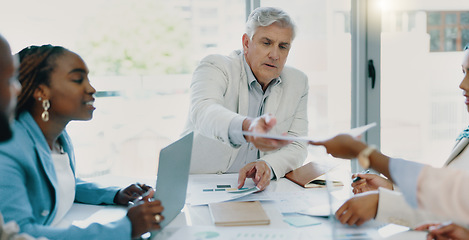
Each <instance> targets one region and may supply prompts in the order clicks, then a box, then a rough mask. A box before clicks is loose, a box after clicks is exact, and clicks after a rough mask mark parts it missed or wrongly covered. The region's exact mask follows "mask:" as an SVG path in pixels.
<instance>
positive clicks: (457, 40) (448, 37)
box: [427, 11, 469, 52]
mask: <svg viewBox="0 0 469 240" xmlns="http://www.w3.org/2000/svg"><path fill="white" fill-rule="evenodd" d="M427 32H428V34H429V35H430V51H431V52H448V51H461V50H462V49H464V46H465V44H466V43H467V41H468V40H469V35H468V34H469V12H462V11H461V12H446V11H429V12H427Z"/></svg>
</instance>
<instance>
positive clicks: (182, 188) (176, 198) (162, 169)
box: [152, 132, 194, 235]
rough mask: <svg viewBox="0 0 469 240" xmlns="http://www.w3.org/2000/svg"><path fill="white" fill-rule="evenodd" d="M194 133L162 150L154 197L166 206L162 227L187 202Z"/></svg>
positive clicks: (154, 232) (155, 232)
mask: <svg viewBox="0 0 469 240" xmlns="http://www.w3.org/2000/svg"><path fill="white" fill-rule="evenodd" d="M193 135H194V134H193V132H191V133H189V134H187V135H185V136H184V137H182V138H181V139H179V140H177V141H176V142H174V143H172V144H170V145H169V146H167V147H165V148H163V149H161V151H160V156H159V163H158V175H157V177H156V190H155V194H154V198H155V199H158V200H160V201H161V204H162V205H163V207H164V210H163V212H162V215H163V216H164V220H163V221H162V222H161V223H160V226H161V229H163V228H164V227H165V226H167V225H168V224H169V223H170V222H171V221H172V220H173V219H174V218H175V217H176V216H177V215H178V214H179V213H180V212H181V210H182V208H183V207H184V204H185V202H186V191H187V183H188V180H189V167H190V160H191V153H192V141H193ZM159 231H160V230H158V231H153V232H152V235H154V234H157V233H158V232H159Z"/></svg>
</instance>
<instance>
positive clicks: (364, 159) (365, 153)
mask: <svg viewBox="0 0 469 240" xmlns="http://www.w3.org/2000/svg"><path fill="white" fill-rule="evenodd" d="M374 150H376V147H375V146H373V145H370V146H368V147H367V148H365V149H363V150H362V151H361V152H360V153H359V154H358V156H357V158H358V163H359V164H360V166H361V167H362V168H363V169H367V168H369V167H370V154H371V153H372V152H373V151H374Z"/></svg>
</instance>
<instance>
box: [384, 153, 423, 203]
mask: <svg viewBox="0 0 469 240" xmlns="http://www.w3.org/2000/svg"><path fill="white" fill-rule="evenodd" d="M424 166H425V165H424V164H421V163H417V162H412V161H407V160H404V159H399V158H391V159H389V174H391V177H392V180H393V181H394V183H395V184H396V185H397V186H398V187H399V188H400V190H401V192H402V194H403V195H404V198H405V199H406V201H407V203H409V205H410V206H412V207H413V208H417V207H418V202H417V181H418V177H419V175H420V172H421V171H422V168H423V167H424Z"/></svg>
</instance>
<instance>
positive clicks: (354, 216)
mask: <svg viewBox="0 0 469 240" xmlns="http://www.w3.org/2000/svg"><path fill="white" fill-rule="evenodd" d="M359 219H360V217H359V216H358V215H357V214H351V215H350V218H349V219H348V220H347V224H348V225H350V226H352V225H354V224H355V223H356V222H357V221H358V220H359Z"/></svg>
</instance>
